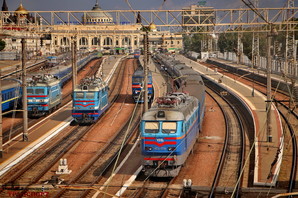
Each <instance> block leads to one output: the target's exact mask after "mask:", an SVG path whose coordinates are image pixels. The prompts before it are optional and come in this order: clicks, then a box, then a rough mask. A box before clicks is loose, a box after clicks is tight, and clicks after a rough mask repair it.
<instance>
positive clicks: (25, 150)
mask: <svg viewBox="0 0 298 198" xmlns="http://www.w3.org/2000/svg"><path fill="white" fill-rule="evenodd" d="M121 58H123V56H116V55H115V56H108V57H104V59H105V61H103V63H102V65H101V68H102V76H103V79H104V80H105V81H106V82H107V83H108V82H109V80H110V79H111V77H112V74H113V71H115V69H116V67H117V65H118V63H120V61H121ZM71 109H72V103H71V102H69V103H68V104H67V105H66V107H64V108H61V109H58V110H57V111H55V112H54V113H52V114H50V115H49V116H50V118H49V119H51V128H52V130H50V131H48V129H49V126H47V125H46V126H39V127H37V125H38V123H37V124H35V125H34V126H31V127H30V128H28V141H23V138H22V134H21V135H19V136H18V137H16V138H15V139H13V140H11V141H9V142H7V143H4V144H3V153H2V154H3V157H2V158H0V177H1V176H2V175H3V174H5V173H6V172H7V171H9V170H10V169H11V168H12V167H14V166H15V165H16V164H17V163H19V162H21V161H22V160H23V159H25V158H26V157H27V156H28V155H30V154H31V153H33V152H34V151H35V150H36V149H37V148H38V147H40V146H42V145H43V144H45V143H46V142H47V141H48V140H49V139H51V138H52V137H54V136H56V135H58V134H59V132H60V131H62V130H63V129H64V128H66V127H68V126H69V124H70V123H71V121H72V117H71ZM58 116H59V118H58ZM37 128H38V130H37ZM43 128H44V129H43ZM44 131H47V133H44Z"/></svg>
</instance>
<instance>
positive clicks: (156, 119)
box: [140, 62, 205, 177]
mask: <svg viewBox="0 0 298 198" xmlns="http://www.w3.org/2000/svg"><path fill="white" fill-rule="evenodd" d="M172 66H173V67H176V66H177V68H174V70H177V71H178V70H179V73H180V74H179V76H180V79H181V82H180V83H181V84H180V85H179V90H178V91H177V92H174V93H171V94H168V95H166V96H165V97H160V98H157V99H156V103H155V104H154V106H153V107H151V109H149V110H148V111H147V112H145V114H144V115H143V118H142V121H141V127H140V129H141V138H142V142H141V145H142V146H141V148H142V155H143V168H144V172H145V175H147V176H153V177H175V176H177V175H178V173H179V171H180V169H181V167H182V165H183V164H184V162H185V161H186V159H187V157H188V155H189V153H190V151H191V150H192V149H193V146H194V144H195V141H196V139H197V138H198V135H199V130H200V128H201V125H202V121H203V117H204V110H205V86H204V83H203V80H202V77H201V76H200V74H199V73H197V72H196V71H194V70H192V68H189V67H187V66H185V65H183V64H182V63H179V62H177V63H176V64H175V65H172ZM186 93H187V94H186Z"/></svg>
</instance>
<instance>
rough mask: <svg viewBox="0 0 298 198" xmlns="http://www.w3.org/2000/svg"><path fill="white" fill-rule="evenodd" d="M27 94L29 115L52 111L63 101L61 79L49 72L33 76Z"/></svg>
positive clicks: (40, 114) (39, 114)
mask: <svg viewBox="0 0 298 198" xmlns="http://www.w3.org/2000/svg"><path fill="white" fill-rule="evenodd" d="M27 94H28V95H27V102H28V116H29V117H33V116H34V117H35V116H42V115H45V114H48V113H51V112H52V111H53V110H54V109H56V108H57V107H58V106H59V105H60V104H61V101H62V93H61V86H60V80H59V79H58V78H57V77H54V76H52V75H49V74H48V75H47V74H45V75H38V76H33V77H32V79H31V81H30V82H29V83H28V86H27Z"/></svg>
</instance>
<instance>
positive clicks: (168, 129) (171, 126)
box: [162, 122, 177, 133]
mask: <svg viewBox="0 0 298 198" xmlns="http://www.w3.org/2000/svg"><path fill="white" fill-rule="evenodd" d="M176 130H177V123H176V122H162V132H163V133H176Z"/></svg>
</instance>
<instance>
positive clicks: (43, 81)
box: [27, 74, 60, 87]
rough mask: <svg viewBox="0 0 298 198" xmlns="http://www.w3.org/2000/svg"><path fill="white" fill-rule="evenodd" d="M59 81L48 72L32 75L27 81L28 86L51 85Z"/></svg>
mask: <svg viewBox="0 0 298 198" xmlns="http://www.w3.org/2000/svg"><path fill="white" fill-rule="evenodd" d="M59 83H60V80H59V79H58V78H57V77H55V76H53V75H50V74H44V75H37V76H32V77H31V79H30V81H29V82H28V85H27V86H28V87H51V86H55V85H57V84H59Z"/></svg>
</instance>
